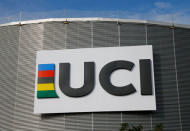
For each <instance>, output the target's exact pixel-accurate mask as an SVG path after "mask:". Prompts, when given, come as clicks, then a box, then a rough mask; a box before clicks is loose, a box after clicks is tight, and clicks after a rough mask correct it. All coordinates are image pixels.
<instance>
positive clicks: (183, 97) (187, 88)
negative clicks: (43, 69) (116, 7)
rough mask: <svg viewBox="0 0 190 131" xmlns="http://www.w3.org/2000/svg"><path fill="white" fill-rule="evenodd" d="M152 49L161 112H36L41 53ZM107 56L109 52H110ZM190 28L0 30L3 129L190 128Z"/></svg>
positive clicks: (22, 26)
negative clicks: (119, 48) (87, 49)
mask: <svg viewBox="0 0 190 131" xmlns="http://www.w3.org/2000/svg"><path fill="white" fill-rule="evenodd" d="M136 45H152V46H153V55H154V75H155V88H156V104H157V110H156V111H139V112H135V111H130V112H100V113H98V112H96V113H71V114H43V115H36V114H34V113H33V107H34V89H35V88H34V87H35V70H36V67H35V66H36V51H39V50H60V49H75V48H96V47H118V46H121V47H122V46H136ZM105 53H106V52H105ZM189 56H190V26H185V25H174V26H173V25H171V24H169V23H159V22H151V21H133V20H125V19H106V18H81V19H77V18H73V19H47V20H34V21H25V22H15V23H9V24H4V25H0V63H1V64H0V105H1V106H0V118H1V119H0V130H2V131H9V130H13V131H22V130H23V131H26V130H31V131H74V130H76V131H118V130H119V129H120V127H121V123H129V124H133V125H142V126H143V127H144V130H151V129H153V127H154V126H155V125H156V124H159V123H162V124H163V126H164V130H166V131H189V129H190V112H189V111H190V57H189Z"/></svg>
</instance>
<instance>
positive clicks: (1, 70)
mask: <svg viewBox="0 0 190 131" xmlns="http://www.w3.org/2000/svg"><path fill="white" fill-rule="evenodd" d="M18 43H19V27H18V26H7V27H0V61H1V62H0V63H1V66H0V130H2V131H3V130H11V129H13V128H12V127H13V114H14V101H15V97H16V94H15V90H16V77H17V63H18V62H17V61H18Z"/></svg>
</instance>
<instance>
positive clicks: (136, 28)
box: [120, 23, 146, 46]
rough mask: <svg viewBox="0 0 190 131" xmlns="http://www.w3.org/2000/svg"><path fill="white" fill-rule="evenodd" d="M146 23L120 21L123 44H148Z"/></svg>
mask: <svg viewBox="0 0 190 131" xmlns="http://www.w3.org/2000/svg"><path fill="white" fill-rule="evenodd" d="M145 28H146V27H145V25H144V24H134V23H120V39H121V46H134V45H146V30H145Z"/></svg>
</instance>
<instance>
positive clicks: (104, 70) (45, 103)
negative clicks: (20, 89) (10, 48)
mask: <svg viewBox="0 0 190 131" xmlns="http://www.w3.org/2000/svg"><path fill="white" fill-rule="evenodd" d="M36 62H37V72H36V74H37V75H36V87H35V104H34V112H35V113H61V112H62V113H69V112H92V111H93V112H96V111H98V112H99V111H127V110H129V111H135V110H155V109H156V104H155V88H154V74H153V58H152V47H151V46H135V47H109V48H90V49H71V50H52V51H39V52H38V54H37V61H36ZM50 63H51V64H50ZM52 63H53V64H52ZM119 70H125V71H127V74H128V76H120V75H118V76H117V77H115V78H114V81H115V82H117V81H120V80H122V81H127V84H125V85H122V86H118V85H117V84H116V85H115V84H113V81H112V79H111V76H112V74H113V73H114V72H118V71H119ZM75 75H77V77H75ZM73 81H74V82H80V83H82V84H75V85H72V84H73V83H72V82H73ZM49 98H53V99H49ZM54 98H56V99H54ZM47 109H48V110H47Z"/></svg>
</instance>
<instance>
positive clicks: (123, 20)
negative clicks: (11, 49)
mask: <svg viewBox="0 0 190 131" xmlns="http://www.w3.org/2000/svg"><path fill="white" fill-rule="evenodd" d="M61 21H71V22H74V21H83V22H85V21H112V22H117V21H119V22H126V23H139V24H153V25H161V26H172V25H173V24H172V23H169V22H159V21H149V20H135V19H117V18H99V17H92V18H90V17H89V18H48V19H37V20H28V21H16V22H10V23H5V24H0V26H10V25H19V24H35V23H44V22H61ZM174 26H175V27H181V28H189V29H190V25H185V24H174Z"/></svg>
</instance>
